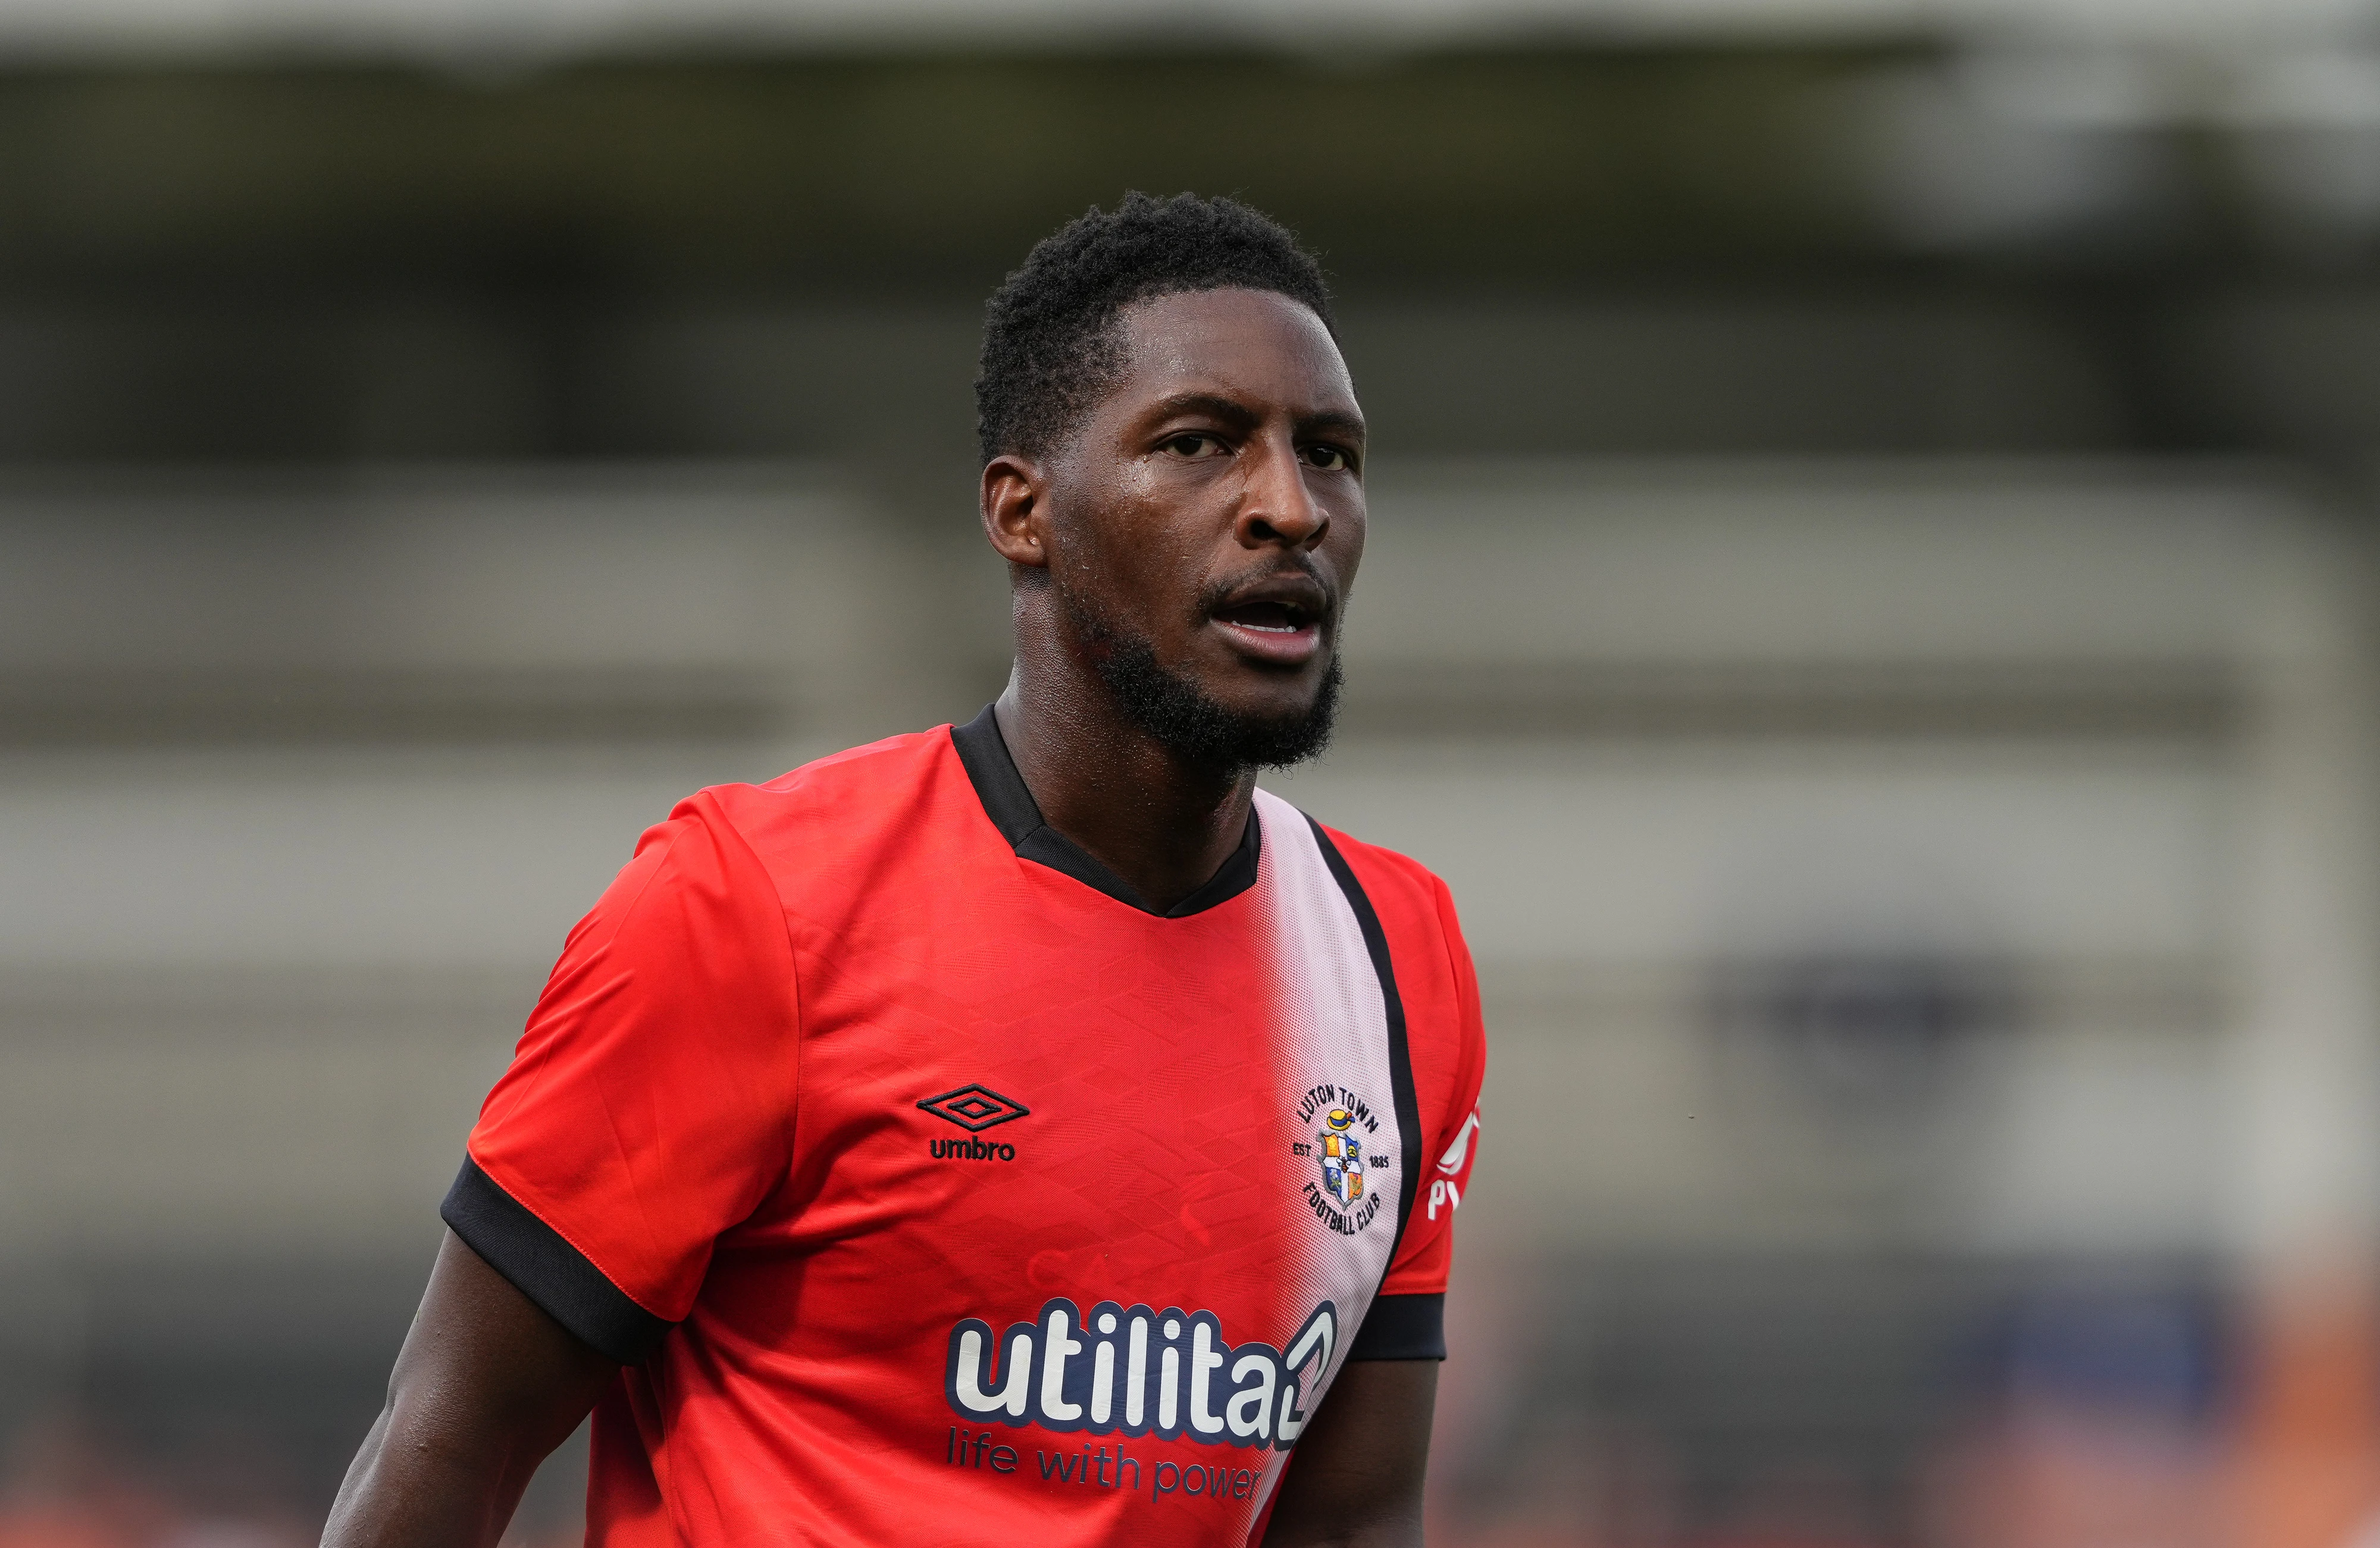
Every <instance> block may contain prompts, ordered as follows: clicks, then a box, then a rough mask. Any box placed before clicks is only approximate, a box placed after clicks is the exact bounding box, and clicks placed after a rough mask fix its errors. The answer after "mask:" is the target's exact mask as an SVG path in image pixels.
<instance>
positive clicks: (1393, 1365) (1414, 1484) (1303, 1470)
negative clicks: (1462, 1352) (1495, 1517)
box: [1264, 1359, 1438, 1548]
mask: <svg viewBox="0 0 2380 1548" xmlns="http://www.w3.org/2000/svg"><path fill="white" fill-rule="evenodd" d="M1437 1396H1438V1361H1436V1360H1434V1359H1378V1360H1350V1361H1348V1362H1347V1364H1346V1366H1345V1367H1344V1368H1342V1370H1341V1371H1340V1372H1339V1379H1338V1380H1337V1381H1335V1382H1333V1383H1330V1396H1327V1397H1325V1398H1324V1399H1323V1400H1322V1408H1321V1411H1320V1412H1318V1413H1317V1414H1316V1415H1315V1416H1314V1422H1313V1423H1311V1424H1309V1425H1308V1426H1306V1429H1305V1433H1304V1434H1303V1435H1301V1436H1299V1437H1298V1442H1297V1449H1296V1450H1294V1451H1293V1452H1292V1453H1291V1454H1290V1462H1289V1471H1288V1473H1287V1475H1286V1476H1285V1477H1283V1478H1282V1480H1281V1489H1280V1492H1279V1493H1277V1494H1276V1495H1275V1496H1274V1500H1273V1507H1272V1519H1271V1522H1270V1524H1269V1526H1268V1527H1267V1528H1266V1530H1265V1540H1264V1541H1265V1548H1320V1545H1322V1544H1331V1543H1343V1544H1348V1545H1350V1548H1355V1545H1360V1548H1406V1545H1414V1548H1418V1544H1419V1543H1420V1542H1421V1540H1422V1481H1423V1478H1424V1476H1425V1474H1426V1472H1427V1464H1428V1461H1429V1425H1430V1412H1431V1408H1432V1405H1433V1404H1434V1403H1435V1402H1436V1400H1437Z"/></svg>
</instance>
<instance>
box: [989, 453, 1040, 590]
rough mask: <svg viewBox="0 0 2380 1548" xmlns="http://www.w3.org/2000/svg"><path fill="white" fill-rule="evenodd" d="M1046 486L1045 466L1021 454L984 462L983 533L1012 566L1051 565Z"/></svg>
mask: <svg viewBox="0 0 2380 1548" xmlns="http://www.w3.org/2000/svg"><path fill="white" fill-rule="evenodd" d="M1046 487H1047V486H1046V484H1045V482H1044V481H1043V479H1042V477H1041V469H1038V468H1037V467H1035V466H1034V465H1033V464H1032V463H1030V462H1028V461H1026V459H1025V458H1023V457H1016V456H1014V455H1009V454H1002V456H999V457H993V458H992V459H991V460H990V462H987V463H985V464H984V465H983V495H982V506H983V535H984V536H985V537H986V538H988V539H990V542H991V546H992V547H993V548H995V549H997V550H999V552H1000V556H1001V557H1002V558H1003V559H1005V560H1007V561H1008V562H1009V563H1010V564H1012V565H1023V566H1026V567H1028V568H1032V569H1046V568H1048V567H1049V564H1050V553H1049V548H1048V544H1047V542H1046V541H1045V540H1046V539H1047V537H1048V535H1049V533H1048V522H1047V520H1046V519H1045V516H1046V513H1045V508H1044V506H1045V502H1044V499H1043V494H1044V491H1045V489H1046Z"/></svg>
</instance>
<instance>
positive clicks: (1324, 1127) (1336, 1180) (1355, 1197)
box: [1290, 1085, 1394, 1237]
mask: <svg viewBox="0 0 2380 1548" xmlns="http://www.w3.org/2000/svg"><path fill="white" fill-rule="evenodd" d="M1297 1118H1298V1124H1299V1127H1303V1128H1305V1132H1306V1133H1308V1134H1311V1135H1313V1136H1314V1138H1313V1140H1310V1141H1309V1140H1298V1141H1297V1142H1296V1143H1295V1144H1293V1145H1292V1146H1290V1150H1291V1151H1292V1152H1293V1153H1295V1154H1297V1155H1300V1156H1305V1157H1307V1158H1309V1159H1311V1160H1312V1161H1313V1162H1314V1164H1315V1166H1316V1167H1317V1169H1318V1170H1319V1171H1320V1173H1321V1174H1322V1175H1321V1176H1320V1177H1319V1178H1318V1179H1317V1180H1312V1181H1308V1182H1307V1183H1306V1185H1305V1201H1306V1203H1307V1204H1308V1205H1309V1206H1311V1207H1312V1209H1313V1211H1314V1217H1315V1218H1316V1219H1317V1220H1319V1221H1321V1222H1322V1224H1324V1225H1328V1226H1329V1227H1330V1229H1332V1230H1333V1231H1336V1232H1338V1233H1339V1234H1340V1235H1342V1236H1347V1237H1352V1236H1354V1234H1355V1233H1356V1232H1358V1231H1360V1230H1362V1229H1363V1228H1364V1227H1365V1226H1366V1225H1370V1224H1371V1223H1372V1219H1373V1217H1374V1216H1375V1215H1377V1214H1378V1213H1380V1198H1381V1188H1380V1184H1381V1181H1382V1179H1380V1178H1379V1177H1378V1176H1374V1174H1375V1173H1377V1172H1379V1171H1381V1170H1382V1169H1383V1168H1386V1167H1387V1166H1388V1165H1389V1164H1390V1163H1389V1158H1388V1153H1387V1152H1386V1151H1384V1150H1382V1149H1381V1148H1380V1147H1381V1146H1382V1145H1384V1144H1386V1145H1389V1148H1390V1149H1393V1148H1394V1146H1393V1145H1392V1144H1390V1140H1393V1139H1394V1136H1393V1135H1390V1137H1389V1140H1382V1139H1381V1137H1380V1119H1379V1115H1378V1114H1376V1113H1374V1112H1373V1111H1372V1108H1371V1104H1370V1103H1366V1101H1365V1100H1364V1099H1363V1098H1361V1097H1359V1096H1357V1095H1356V1094H1355V1093H1354V1092H1353V1091H1349V1090H1348V1089H1347V1088H1346V1087H1344V1086H1340V1085H1325V1086H1316V1087H1313V1088H1312V1089H1310V1090H1309V1091H1306V1092H1305V1095H1304V1096H1303V1097H1301V1098H1300V1099H1299V1101H1298V1103H1297ZM1309 1125H1310V1126H1311V1127H1307V1126H1309ZM1306 1176H1308V1177H1309V1178H1313V1177H1314V1174H1313V1173H1311V1172H1309V1173H1307V1174H1306Z"/></svg>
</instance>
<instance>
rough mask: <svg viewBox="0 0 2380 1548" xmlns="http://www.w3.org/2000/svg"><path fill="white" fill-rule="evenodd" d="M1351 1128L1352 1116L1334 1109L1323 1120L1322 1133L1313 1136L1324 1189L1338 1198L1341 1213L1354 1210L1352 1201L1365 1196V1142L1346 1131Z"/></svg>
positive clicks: (1336, 1108) (1341, 1110)
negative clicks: (1320, 1165) (1320, 1164)
mask: <svg viewBox="0 0 2380 1548" xmlns="http://www.w3.org/2000/svg"><path fill="white" fill-rule="evenodd" d="M1353 1127H1355V1115H1354V1114H1353V1113H1350V1112H1349V1111H1347V1109H1345V1108H1344V1107H1333V1108H1332V1109H1330V1114H1329V1115H1327V1116H1325V1117H1324V1118H1323V1120H1322V1131H1321V1132H1320V1133H1319V1134H1317V1135H1316V1136H1315V1137H1314V1148H1315V1153H1316V1155H1317V1157H1318V1159H1319V1160H1320V1161H1321V1163H1322V1187H1323V1190H1324V1191H1325V1192H1328V1193H1329V1194H1330V1196H1331V1197H1333V1198H1335V1199H1337V1200H1338V1201H1339V1207H1340V1208H1341V1209H1342V1210H1347V1209H1353V1208H1354V1207H1355V1201H1356V1200H1358V1199H1361V1198H1362V1197H1363V1196H1364V1140H1363V1138H1362V1137H1361V1136H1360V1135H1354V1134H1350V1133H1348V1132H1347V1131H1348V1130H1349V1129H1351V1128H1353Z"/></svg>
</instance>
